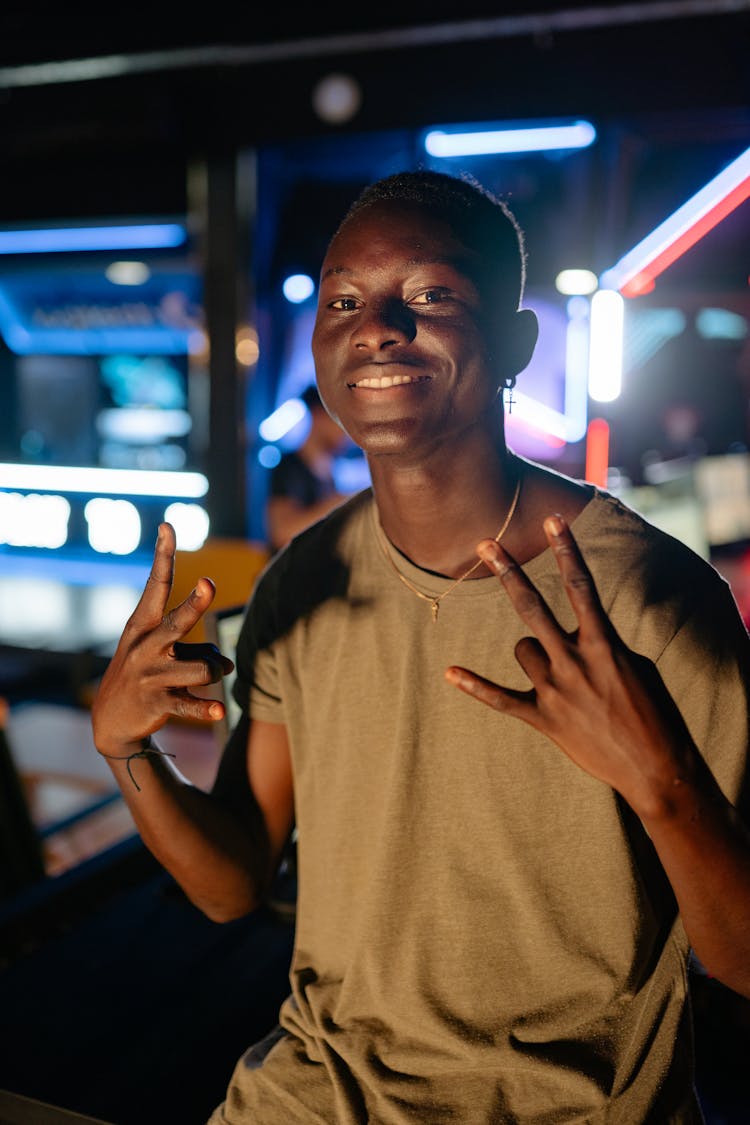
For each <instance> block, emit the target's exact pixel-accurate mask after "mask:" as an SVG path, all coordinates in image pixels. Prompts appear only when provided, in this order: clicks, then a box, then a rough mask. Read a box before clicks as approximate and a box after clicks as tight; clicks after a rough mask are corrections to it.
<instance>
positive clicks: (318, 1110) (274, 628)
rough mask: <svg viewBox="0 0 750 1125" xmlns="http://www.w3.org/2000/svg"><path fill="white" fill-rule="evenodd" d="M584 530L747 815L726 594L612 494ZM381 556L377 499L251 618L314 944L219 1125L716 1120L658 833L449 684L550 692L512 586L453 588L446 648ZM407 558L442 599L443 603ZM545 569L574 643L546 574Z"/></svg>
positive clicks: (362, 498)
mask: <svg viewBox="0 0 750 1125" xmlns="http://www.w3.org/2000/svg"><path fill="white" fill-rule="evenodd" d="M573 531H574V534H575V536H576V539H577V541H578V543H579V544H580V546H581V549H582V551H583V553H584V556H585V558H586V560H587V563H588V565H589V567H590V568H591V570H592V573H593V575H594V578H595V581H596V585H597V588H598V591H599V594H600V596H601V599H602V601H603V604H604V607H605V609H606V611H607V612H608V614H609V615H610V617H611V620H612V622H613V624H614V626H615V627H616V629H617V630H618V631H619V633H620V634H621V636H622V637H623V639H624V641H625V643H626V644H628V645H629V646H631V647H632V648H634V649H635V650H637V651H638V652H640V653H643V654H645V655H646V656H648V657H650V658H651V659H652V660H653V661H654V662H655V663H656V664H657V666H658V668H659V671H660V672H661V675H662V677H663V678H664V680H665V682H666V684H667V686H668V687H669V690H670V691H671V693H672V695H673V697H674V698H675V700H676V702H677V704H678V705H679V707H680V709H681V710H682V713H683V715H684V717H685V719H686V721H687V724H688V726H689V728H690V730H691V733H692V735H693V737H694V738H695V740H696V742H697V744H698V746H699V747H700V748H701V750H702V752H703V754H704V755H705V757H706V758H707V760H708V762H709V764H710V766H711V768H712V769H713V771H714V773H715V775H716V777H717V779H718V781H719V783H720V785H721V786H722V788H723V789H724V791H725V793H726V794H727V795H728V796H729V798H730V799H732V800H733V801H734V800H736V799H737V796H738V793H739V791H740V785H741V781H742V777H743V770H744V767H745V757H746V748H747V743H748V707H747V684H748V683H749V682H750V676H748V671H749V670H750V661H749V658H748V641H747V635H746V632H745V629H744V627H743V625H742V622H741V620H740V618H739V614H738V612H737V608H736V605H735V603H734V601H733V598H732V596H731V594H730V592H729V588H728V586H727V584H726V583H725V582H724V580H723V579H722V578H721V577H720V576H719V575H718V574H717V572H716V571H715V570H714V569H713V568H712V567H710V566H709V565H708V564H707V563H706V562H705V561H704V560H702V559H700V558H699V557H698V556H697V555H695V554H693V553H692V552H691V551H689V550H688V549H687V548H686V547H684V546H683V545H682V544H680V543H678V542H677V541H676V540H674V539H672V538H670V537H669V536H667V535H665V534H664V533H662V532H660V531H658V530H656V529H655V528H653V527H652V526H651V525H649V524H647V523H645V522H644V521H643V520H642V519H640V518H639V517H638V516H636V515H635V514H634V513H632V512H630V511H629V510H628V509H626V508H625V507H623V506H622V505H621V504H620V503H619V502H618V501H617V500H616V499H614V498H612V497H610V496H607V495H606V494H604V493H601V492H597V491H596V490H593V489H592V496H591V499H590V501H589V503H588V505H587V506H586V508H585V509H584V510H583V512H582V513H581V515H580V516H579V517H578V519H577V520H576V521H575V522H574V524H573ZM384 545H385V540H384V539H383V537H382V531H381V529H380V527H379V524H378V521H377V513H376V510H375V506H374V502H373V500H372V497H371V494H370V492H369V490H368V491H366V492H365V493H362V494H360V495H359V496H358V497H356V498H354V499H353V500H351V501H349V502H348V503H347V504H345V505H344V506H343V507H342V508H341V509H339V510H338V511H337V512H335V513H334V514H333V515H332V516H330V517H328V518H327V519H326V520H324V521H322V522H321V523H319V524H316V525H315V526H314V527H313V528H311V529H309V530H308V531H307V532H305V533H303V534H302V535H301V536H299V537H298V538H297V539H296V540H295V541H293V543H292V544H291V545H290V546H289V547H288V548H287V549H286V550H285V551H283V552H282V553H281V554H280V555H279V556H278V557H277V558H276V559H275V560H274V561H273V562H272V563H271V564H270V566H269V567H268V568H267V570H266V572H265V573H264V575H263V576H262V578H261V580H260V581H259V583H258V585H257V587H256V590H255V592H254V596H253V598H252V601H251V605H250V608H249V613H248V616H247V619H246V622H245V626H244V629H243V634H242V638H241V640H240V644H239V648H238V669H239V674H238V683H237V694H238V698H239V699H240V701H241V702H242V703H243V704H244V706H245V707H248V706H249V708H250V714H251V715H252V716H254V717H258V718H262V719H265V720H270V721H274V722H279V723H284V724H285V725H286V727H287V730H288V734H289V740H290V745H291V753H292V760H293V770H294V789H295V812H296V824H297V832H298V844H297V848H298V867H299V896H298V904H297V923H296V941H295V950H294V956H293V963H292V969H291V993H290V997H289V999H288V1000H287V1001H286V1002H285V1003H284V1005H283V1007H282V1009H281V1013H280V1023H281V1027H282V1029H283V1031H284V1033H285V1034H284V1035H283V1036H282V1038H281V1039H280V1040H279V1042H278V1043H277V1044H276V1045H275V1046H274V1047H273V1049H272V1050H271V1051H270V1053H269V1054H268V1055H267V1057H266V1058H265V1060H264V1062H263V1064H262V1065H261V1066H259V1067H258V1066H256V1065H254V1064H253V1063H252V1061H251V1059H250V1058H248V1059H241V1060H240V1061H239V1062H238V1064H237V1067H236V1070H235V1072H234V1075H233V1078H232V1081H231V1084H230V1087H229V1090H228V1092H227V1098H226V1101H225V1103H224V1104H223V1105H222V1106H220V1107H218V1108H217V1110H216V1112H215V1114H214V1115H213V1117H212V1119H211V1120H212V1122H214V1123H217V1125H218V1123H219V1122H231V1123H232V1125H235V1123H240V1122H242V1123H245V1122H247V1123H250V1122H252V1123H260V1125H294V1123H297V1122H305V1123H308V1122H319V1123H324V1125H339V1123H340V1125H355V1123H357V1125H360V1123H372V1125H405V1123H407V1122H419V1123H420V1125H447V1123H449V1122H460V1123H461V1125H494V1123H514V1125H515V1123H518V1125H561V1123H568V1122H586V1123H590V1125H593V1123H600V1122H607V1123H608V1125H609V1123H613V1125H638V1123H642V1122H644V1123H645V1122H653V1123H658V1125H667V1123H668V1122H680V1123H682V1125H687V1123H694V1122H698V1121H700V1120H701V1117H700V1111H699V1109H698V1105H697V1102H696V1100H695V1096H694V1092H693V1087H692V1034H691V1028H690V1020H689V1013H688V1009H687V1006H686V997H687V970H686V961H687V956H688V943H687V940H686V936H685V933H684V930H683V928H682V925H681V923H680V920H679V916H678V914H677V910H676V906H675V902H674V898H673V895H672V892H671V889H670V887H669V884H668V882H667V880H666V877H665V875H664V873H663V871H662V868H661V866H660V864H659V862H658V860H657V858H656V854H655V852H654V850H653V848H652V846H651V844H650V841H649V839H648V836H647V835H646V833H645V831H644V830H643V828H642V826H641V824H640V822H639V821H638V820H637V818H636V817H635V815H634V814H633V813H632V811H631V810H630V809H629V808H628V807H627V806H626V805H625V804H624V802H623V801H622V800H621V799H620V798H619V797H618V796H617V795H616V794H615V793H614V791H613V790H612V789H611V788H610V787H609V786H607V785H605V784H603V783H602V782H600V781H597V780H596V779H594V778H592V777H590V776H589V775H588V774H586V773H585V772H583V771H582V770H581V769H579V768H578V767H577V766H576V765H574V764H573V763H572V762H571V761H570V760H569V759H568V758H567V757H566V756H565V755H564V754H563V753H562V752H561V751H560V750H559V749H558V748H557V747H556V746H555V745H554V744H553V743H551V742H550V741H549V740H547V739H546V738H545V737H543V736H541V735H540V734H538V733H537V732H535V731H534V730H533V729H532V728H531V727H530V726H528V725H527V724H525V723H523V722H521V721H520V720H517V719H513V718H510V717H508V716H503V715H500V714H498V713H497V712H494V711H492V710H490V709H488V708H486V707H485V706H483V705H482V704H480V703H478V702H477V701H475V700H473V699H471V698H469V697H468V696H466V695H465V694H463V693H462V692H460V691H458V690H457V689H456V688H455V687H452V686H451V685H450V684H448V683H447V682H446V681H445V679H444V677H443V672H444V669H445V668H446V667H447V666H448V665H450V664H459V665H463V666H466V667H469V668H471V669H473V670H474V671H476V672H478V673H480V674H482V675H484V676H486V677H488V678H489V679H491V680H493V681H495V682H498V683H502V684H504V685H506V686H509V687H514V688H519V689H524V688H527V687H528V686H529V685H528V681H527V680H526V677H525V675H524V673H523V671H522V670H521V668H520V667H519V665H518V663H517V662H516V660H515V657H514V647H515V645H516V642H517V641H518V640H519V639H520V638H521V637H522V636H523V635H524V634H525V633H527V632H528V630H527V629H526V628H525V627H524V626H523V624H522V623H521V622H520V620H519V619H518V617H517V616H516V614H515V612H514V611H513V609H512V607H511V605H510V602H509V599H508V598H507V595H506V594H505V592H504V590H503V589H502V587H501V585H500V583H499V582H498V580H497V579H495V578H480V579H475V580H469V581H467V582H464V583H462V584H461V585H459V586H457V587H456V588H455V589H454V590H452V591H451V593H450V594H449V595H448V596H447V597H446V598H445V599H444V600H443V601H441V603H440V612H439V617H438V620H437V622H435V623H433V621H432V618H431V613H430V606H429V604H428V603H427V602H425V601H423V600H421V599H419V598H418V597H416V596H415V594H414V593H413V592H412V591H411V590H410V589H408V588H407V587H406V586H405V585H404V584H403V583H402V582H400V581H399V579H398V577H397V575H396V574H395V573H394V571H393V568H392V567H391V566H390V564H389V563H388V561H387V560H386V558H385V556H384V553H383V546H384ZM386 549H388V548H386ZM391 550H392V548H391ZM393 557H394V560H396V561H397V564H398V568H399V569H400V570H401V571H402V572H403V573H404V574H405V575H406V576H407V577H408V578H409V579H410V581H411V582H413V583H414V584H416V585H417V586H418V587H419V588H420V589H421V590H423V591H425V592H426V593H428V594H431V595H433V596H435V595H436V594H438V593H440V592H441V590H444V589H445V588H446V586H447V585H448V582H447V581H445V580H442V579H439V578H436V577H434V576H431V575H429V574H427V573H425V572H422V571H420V570H419V569H417V568H416V567H414V566H412V565H410V564H409V563H408V562H407V560H405V559H404V558H403V557H402V556H400V555H398V556H396V555H395V554H394V555H393ZM524 569H525V571H526V572H527V573H528V575H529V577H530V578H531V579H532V580H533V582H534V583H535V584H536V586H537V587H538V588H539V590H540V591H541V593H542V594H543V596H544V597H545V599H546V600H547V602H548V603H549V605H550V607H551V609H552V611H553V612H554V614H555V616H556V617H557V619H558V620H559V621H560V622H561V623H562V624H563V626H564V627H565V628H567V629H573V628H574V627H575V620H574V617H573V615H572V612H571V609H570V605H569V603H568V601H567V598H566V596H565V594H564V591H563V589H562V585H561V582H560V578H559V572H558V570H557V566H556V564H555V561H554V559H553V557H552V554H551V552H550V551H545V552H544V553H543V554H541V555H539V556H538V557H536V558H534V559H533V560H532V561H531V562H530V563H529V564H528V565H527V566H525V567H524Z"/></svg>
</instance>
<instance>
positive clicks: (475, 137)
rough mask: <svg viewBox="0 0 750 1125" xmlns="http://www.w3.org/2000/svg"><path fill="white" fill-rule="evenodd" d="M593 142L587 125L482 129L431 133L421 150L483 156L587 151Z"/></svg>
mask: <svg viewBox="0 0 750 1125" xmlns="http://www.w3.org/2000/svg"><path fill="white" fill-rule="evenodd" d="M595 140H596V129H595V128H594V126H593V125H592V124H591V122H590V121H574V122H573V123H572V124H569V125H539V126H528V127H524V128H511V129H483V130H477V131H475V132H465V133H450V132H446V131H445V130H442V129H432V130H430V132H429V133H427V135H426V136H425V139H424V147H425V149H426V150H427V152H428V153H429V154H430V156H485V155H490V154H492V155H494V154H498V153H504V152H505V153H508V152H549V151H550V150H556V149H557V150H560V149H575V148H587V147H588V146H589V145H590V144H593V143H594V141H595Z"/></svg>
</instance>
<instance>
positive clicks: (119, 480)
mask: <svg viewBox="0 0 750 1125" xmlns="http://www.w3.org/2000/svg"><path fill="white" fill-rule="evenodd" d="M0 488H5V489H7V488H16V489H21V490H29V491H30V490H37V489H40V490H42V491H46V492H84V493H89V494H91V495H98V494H99V493H104V494H105V495H108V496H180V497H191V498H194V497H198V496H205V495H206V493H207V492H208V480H207V478H206V477H205V476H204V475H203V473H191V472H184V473H182V472H180V473H174V472H168V471H160V470H157V469H88V468H82V467H79V466H68V465H14V464H10V463H6V464H0Z"/></svg>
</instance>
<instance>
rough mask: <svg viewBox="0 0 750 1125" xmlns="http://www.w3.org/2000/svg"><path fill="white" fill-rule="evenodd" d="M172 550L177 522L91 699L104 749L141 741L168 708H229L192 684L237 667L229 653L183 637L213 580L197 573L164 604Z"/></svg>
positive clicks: (217, 712)
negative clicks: (175, 600) (182, 592)
mask: <svg viewBox="0 0 750 1125" xmlns="http://www.w3.org/2000/svg"><path fill="white" fill-rule="evenodd" d="M175 551H176V540H175V533H174V529H173V528H172V526H171V525H170V524H168V523H162V524H161V525H160V527H159V535H158V539H157V542H156V549H155V551H154V561H153V564H152V567H151V573H150V575H149V577H148V581H147V582H146V586H145V589H144V591H143V594H142V595H141V598H140V601H139V602H138V604H137V606H136V607H135V609H134V610H133V613H132V615H131V617H130V618H129V620H128V622H127V624H126V625H125V628H124V630H123V633H122V637H121V638H120V642H119V644H118V646H117V649H116V651H115V654H114V656H113V657H112V660H111V662H110V664H109V666H108V668H107V670H106V672H105V673H104V676H103V677H102V681H101V684H100V686H99V690H98V692H97V695H96V699H95V700H94V703H93V707H92V726H93V731H94V742H95V744H96V746H97V748H98V749H99V750H100V751H101V752H102V753H103V754H109V755H111V754H112V753H113V751H120V752H121V751H122V750H123V748H128V747H131V746H133V745H134V744H139V745H140V743H141V742H142V740H143V739H144V738H146V737H147V736H148V735H150V734H153V733H154V732H155V731H157V730H159V728H160V727H162V726H164V724H165V723H166V722H167V720H168V719H169V718H170V717H171V716H175V717H179V718H183V719H198V720H213V721H216V720H218V719H221V718H222V717H223V716H224V705H223V704H222V703H220V702H218V701H216V700H211V699H202V698H200V697H198V696H195V695H194V694H192V691H191V689H193V688H197V687H203V686H206V685H208V684H212V683H217V682H218V681H219V680H220V679H221V677H222V676H225V675H226V674H227V673H228V672H231V671H232V668H233V667H234V665H233V663H232V661H231V660H229V659H227V657H225V656H222V654H221V653H220V652H219V650H218V649H217V648H216V646H215V645H212V644H185V643H184V642H183V641H182V638H183V637H184V636H186V634H187V633H189V632H190V630H191V629H192V628H193V626H194V625H195V624H196V622H197V621H199V620H200V618H201V617H202V616H203V614H204V613H205V612H206V610H207V609H208V607H209V606H210V605H211V602H212V601H213V599H214V595H215V588H214V585H213V582H212V581H211V580H210V579H208V578H200V579H199V580H198V582H197V584H196V586H195V589H194V590H193V591H192V592H191V593H190V594H189V595H188V597H187V598H185V600H184V601H183V602H181V603H180V605H178V606H176V607H175V608H174V609H171V610H170V611H169V612H166V607H167V602H168V600H169V596H170V594H171V592H172V582H173V578H174V561H175Z"/></svg>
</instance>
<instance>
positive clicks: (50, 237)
mask: <svg viewBox="0 0 750 1125" xmlns="http://www.w3.org/2000/svg"><path fill="white" fill-rule="evenodd" d="M186 238H187V231H186V229H185V227H184V226H181V225H180V224H179V223H146V224H143V223H142V224H138V225H136V226H132V225H131V226H114V227H60V228H57V229H51V230H3V231H0V254H50V253H52V254H54V253H57V252H59V251H65V250H159V249H164V248H165V247H170V246H181V245H182V243H183V242H184V241H185V239H186Z"/></svg>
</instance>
